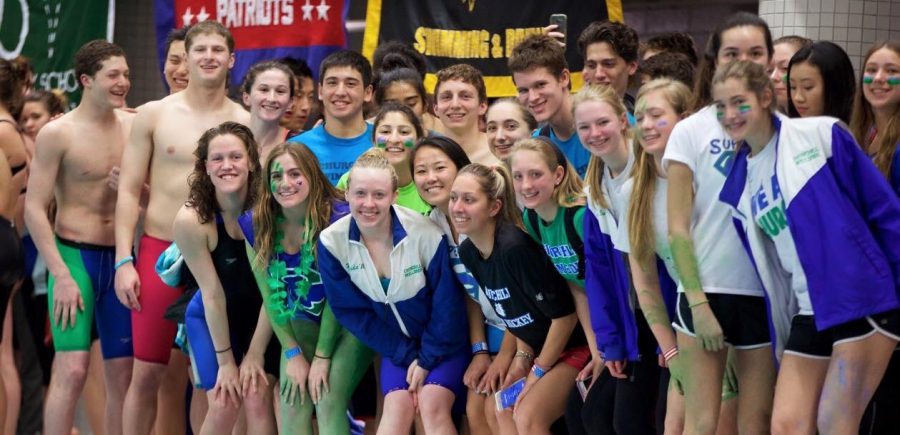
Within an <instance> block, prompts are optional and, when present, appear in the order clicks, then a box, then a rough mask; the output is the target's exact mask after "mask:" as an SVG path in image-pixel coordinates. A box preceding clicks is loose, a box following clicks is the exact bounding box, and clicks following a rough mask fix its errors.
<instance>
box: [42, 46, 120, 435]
mask: <svg viewBox="0 0 900 435" xmlns="http://www.w3.org/2000/svg"><path fill="white" fill-rule="evenodd" d="M75 75H76V77H78V84H79V85H80V86H81V87H82V88H83V94H82V97H81V102H80V103H79V105H78V107H77V108H75V110H73V111H71V112H69V113H68V114H66V115H64V116H63V117H62V118H60V119H58V120H56V121H54V122H51V123H49V124H47V125H46V126H45V127H44V128H43V129H42V130H41V132H40V133H39V134H38V136H37V146H36V154H35V158H34V160H33V161H32V171H33V172H32V173H33V174H34V176H32V177H29V179H28V194H27V196H26V200H25V222H26V224H27V225H28V229H29V231H30V232H31V235H32V237H33V238H34V241H35V244H36V245H37V248H38V251H39V252H40V254H41V256H43V258H44V260H45V261H46V263H47V268H48V269H49V271H50V282H49V289H50V297H49V310H50V311H49V312H50V316H51V330H52V333H53V346H54V348H55V349H56V357H55V360H54V363H53V372H52V376H51V378H50V389H49V391H48V393H47V399H46V400H47V403H46V407H45V413H44V433H45V434H68V433H69V432H70V430H71V428H72V423H73V418H74V414H75V404H76V403H77V401H78V397H79V396H80V395H81V390H82V388H83V387H84V382H85V379H86V377H87V369H88V362H89V350H90V346H91V338H92V337H91V336H92V327H93V326H94V321H95V320H96V331H97V333H98V335H99V337H100V346H101V349H102V353H103V358H104V375H105V381H106V382H105V384H106V398H107V400H106V415H105V426H106V430H107V433H109V434H121V433H122V402H123V401H124V398H125V391H126V390H127V388H128V382H129V379H130V377H131V362H132V360H131V356H132V342H131V318H130V314H129V312H128V309H127V308H126V307H125V306H123V305H122V304H121V303H120V302H119V300H118V299H117V298H116V294H115V290H114V288H113V273H114V272H113V263H114V259H115V247H114V245H115V240H114V237H113V214H114V212H115V203H116V195H115V193H114V192H113V191H111V190H110V189H109V188H107V186H106V183H107V173H109V170H110V168H112V167H113V166H114V165H117V164H118V163H119V160H120V159H121V156H122V149H123V147H124V146H125V142H126V141H127V140H128V131H129V129H130V126H131V121H132V118H133V116H134V115H132V114H130V113H126V112H123V111H115V109H116V108H121V107H124V106H125V96H126V95H127V94H128V90H129V88H130V87H131V83H130V82H129V80H128V63H127V62H126V61H125V52H124V51H123V50H122V48H120V47H119V46H117V45H114V44H111V43H109V42H106V41H104V40H95V41H91V42H88V43H87V44H85V45H83V46H82V47H81V48H80V49H79V50H78V52H77V53H76V54H75ZM54 193H55V198H56V203H57V213H56V221H55V225H51V223H50V219H49V216H48V213H47V210H48V207H49V205H50V202H51V201H52V200H53V198H54Z"/></svg>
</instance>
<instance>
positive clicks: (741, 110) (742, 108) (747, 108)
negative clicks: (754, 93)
mask: <svg viewBox="0 0 900 435" xmlns="http://www.w3.org/2000/svg"><path fill="white" fill-rule="evenodd" d="M752 109H753V108H752V107H750V105H749V104H741V105H740V106H738V113H740V114H741V115H746V114H748V113H750V110H752Z"/></svg>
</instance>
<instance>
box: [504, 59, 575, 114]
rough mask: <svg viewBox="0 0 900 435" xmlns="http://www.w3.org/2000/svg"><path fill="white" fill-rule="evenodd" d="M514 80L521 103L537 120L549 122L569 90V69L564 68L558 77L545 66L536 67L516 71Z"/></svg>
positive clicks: (560, 106) (559, 108) (558, 109)
mask: <svg viewBox="0 0 900 435" xmlns="http://www.w3.org/2000/svg"><path fill="white" fill-rule="evenodd" d="M513 82H515V84H516V92H517V93H518V98H519V103H521V104H522V106H525V108H526V109H528V112H530V113H531V115H532V116H534V119H536V120H537V122H547V121H549V120H550V119H551V118H553V117H554V116H556V114H557V113H558V112H559V111H560V110H561V108H562V105H563V101H564V99H565V94H567V93H568V92H569V89H568V86H569V71H568V70H564V71H563V73H562V74H561V75H560V77H556V76H554V75H553V74H551V73H550V71H549V70H548V69H547V68H545V67H534V68H531V69H529V70H527V71H522V72H514V73H513Z"/></svg>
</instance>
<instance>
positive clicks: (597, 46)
mask: <svg viewBox="0 0 900 435" xmlns="http://www.w3.org/2000/svg"><path fill="white" fill-rule="evenodd" d="M635 71H637V62H631V63H628V62H625V59H623V58H622V56H619V54H618V53H616V50H614V49H613V47H612V45H610V44H609V43H608V42H595V43H593V44H591V45H588V46H587V47H586V48H585V55H584V69H583V70H582V74H583V76H584V82H585V83H587V84H591V85H607V86H612V87H613V89H615V90H616V93H617V94H619V96H620V97H621V96H623V95H625V91H627V90H628V79H629V78H630V77H631V76H632V75H634V73H635Z"/></svg>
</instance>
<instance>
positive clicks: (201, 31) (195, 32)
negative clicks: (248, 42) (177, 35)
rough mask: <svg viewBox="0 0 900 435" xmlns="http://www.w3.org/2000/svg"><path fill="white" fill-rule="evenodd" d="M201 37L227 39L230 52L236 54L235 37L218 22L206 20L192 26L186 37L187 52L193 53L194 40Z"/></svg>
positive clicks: (226, 43)
mask: <svg viewBox="0 0 900 435" xmlns="http://www.w3.org/2000/svg"><path fill="white" fill-rule="evenodd" d="M200 35H219V36H221V37H223V38H225V45H227V46H228V52H229V53H234V36H232V35H231V32H230V31H229V30H228V28H227V27H225V26H224V25H222V23H220V22H218V21H216V20H206V21H202V22H199V23H197V24H194V25H193V26H191V28H190V29H188V31H187V34H185V35H184V49H185V51H191V46H192V45H194V38H196V37H198V36H200Z"/></svg>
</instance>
